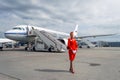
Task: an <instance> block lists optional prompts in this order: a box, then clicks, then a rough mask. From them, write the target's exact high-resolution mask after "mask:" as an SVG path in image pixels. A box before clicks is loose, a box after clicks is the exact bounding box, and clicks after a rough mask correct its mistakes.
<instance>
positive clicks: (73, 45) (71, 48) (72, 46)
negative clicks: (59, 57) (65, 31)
mask: <svg viewBox="0 0 120 80" xmlns="http://www.w3.org/2000/svg"><path fill="white" fill-rule="evenodd" d="M67 49H68V53H69V60H70V69H69V70H70V72H71V73H74V70H73V60H74V59H75V56H76V52H77V49H78V44H77V42H76V40H75V38H74V33H73V32H71V33H70V38H68V46H67Z"/></svg>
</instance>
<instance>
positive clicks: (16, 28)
mask: <svg viewBox="0 0 120 80" xmlns="http://www.w3.org/2000/svg"><path fill="white" fill-rule="evenodd" d="M13 29H14V30H25V29H24V28H20V27H14V28H13Z"/></svg>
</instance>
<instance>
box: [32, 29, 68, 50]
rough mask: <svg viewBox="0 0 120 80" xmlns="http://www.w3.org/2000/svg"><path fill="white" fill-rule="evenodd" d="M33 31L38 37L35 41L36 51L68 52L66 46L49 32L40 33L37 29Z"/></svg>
mask: <svg viewBox="0 0 120 80" xmlns="http://www.w3.org/2000/svg"><path fill="white" fill-rule="evenodd" d="M33 31H34V34H35V35H36V36H37V39H36V41H35V42H36V43H35V49H39V50H48V51H57V52H64V51H66V46H65V45H64V44H63V43H61V42H60V41H59V40H57V39H56V38H55V37H53V36H52V35H51V34H48V32H46V31H39V30H37V29H34V30H33ZM40 47H41V48H40Z"/></svg>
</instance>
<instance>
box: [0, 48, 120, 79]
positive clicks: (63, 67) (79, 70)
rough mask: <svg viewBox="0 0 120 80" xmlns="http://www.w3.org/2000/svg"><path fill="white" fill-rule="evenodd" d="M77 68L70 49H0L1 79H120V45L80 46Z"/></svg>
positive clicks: (76, 62) (76, 61)
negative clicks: (104, 46) (70, 69)
mask: <svg viewBox="0 0 120 80" xmlns="http://www.w3.org/2000/svg"><path fill="white" fill-rule="evenodd" d="M74 69H75V73H74V74H72V73H70V72H69V58H68V53H67V52H65V53H55V52H32V51H24V50H23V49H22V48H20V49H4V50H3V51H0V80H120V48H94V49H79V50H78V52H77V55H76V59H75V61H74Z"/></svg>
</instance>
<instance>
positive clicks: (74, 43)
mask: <svg viewBox="0 0 120 80" xmlns="http://www.w3.org/2000/svg"><path fill="white" fill-rule="evenodd" d="M67 48H68V49H69V50H77V49H78V44H77V41H76V40H75V39H74V38H73V39H71V38H68V46H67Z"/></svg>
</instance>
